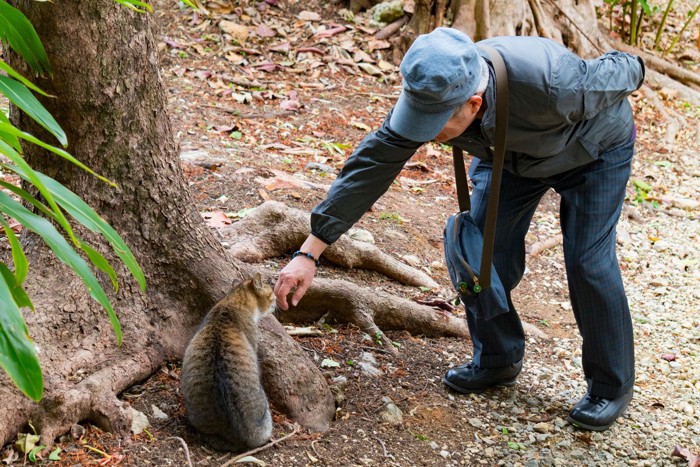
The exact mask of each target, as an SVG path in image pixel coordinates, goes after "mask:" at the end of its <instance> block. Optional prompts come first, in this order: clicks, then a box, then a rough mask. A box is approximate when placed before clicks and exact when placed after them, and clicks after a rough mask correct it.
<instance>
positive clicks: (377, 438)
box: [373, 436, 394, 459]
mask: <svg viewBox="0 0 700 467" xmlns="http://www.w3.org/2000/svg"><path fill="white" fill-rule="evenodd" d="M373 438H374V439H376V440H377V441H379V444H381V445H382V451H384V457H388V458H390V459H393V458H394V456H393V455H391V454H388V453H387V452H386V446H385V445H384V441H382V440H381V439H379V437H377V436H374V437H373Z"/></svg>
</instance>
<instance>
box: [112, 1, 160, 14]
mask: <svg viewBox="0 0 700 467" xmlns="http://www.w3.org/2000/svg"><path fill="white" fill-rule="evenodd" d="M115 1H116V2H117V3H119V4H121V5H124V6H125V7H127V8H129V9H131V10H134V11H137V12H139V13H146V12H147V11H148V12H152V11H153V7H152V6H151V5H149V4H148V3H144V2H140V1H138V0H115Z"/></svg>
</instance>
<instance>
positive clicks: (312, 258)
mask: <svg viewBox="0 0 700 467" xmlns="http://www.w3.org/2000/svg"><path fill="white" fill-rule="evenodd" d="M297 256H306V257H307V258H309V259H310V260H311V261H313V262H314V264H315V265H316V267H319V266H320V265H321V262H320V261H319V260H317V259H316V258H314V255H312V254H311V253H307V252H305V251H301V250H300V251H295V252H294V253H292V259H294V258H296V257H297Z"/></svg>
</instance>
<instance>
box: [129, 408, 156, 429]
mask: <svg viewBox="0 0 700 467" xmlns="http://www.w3.org/2000/svg"><path fill="white" fill-rule="evenodd" d="M149 426H151V423H150V422H149V421H148V417H147V416H146V414H144V413H143V412H139V411H138V410H136V409H134V408H133V407H132V408H131V432H132V433H133V434H135V435H138V434H141V433H143V430H145V429H146V428H148V427H149Z"/></svg>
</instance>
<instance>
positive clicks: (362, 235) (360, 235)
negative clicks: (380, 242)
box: [348, 229, 374, 245]
mask: <svg viewBox="0 0 700 467" xmlns="http://www.w3.org/2000/svg"><path fill="white" fill-rule="evenodd" d="M348 235H349V236H350V238H352V239H353V240H357V241H358V242H364V243H370V244H372V245H374V237H373V236H372V234H371V233H370V232H369V231H367V230H365V229H350V230H349V231H348Z"/></svg>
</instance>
